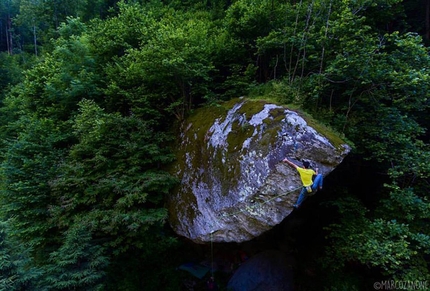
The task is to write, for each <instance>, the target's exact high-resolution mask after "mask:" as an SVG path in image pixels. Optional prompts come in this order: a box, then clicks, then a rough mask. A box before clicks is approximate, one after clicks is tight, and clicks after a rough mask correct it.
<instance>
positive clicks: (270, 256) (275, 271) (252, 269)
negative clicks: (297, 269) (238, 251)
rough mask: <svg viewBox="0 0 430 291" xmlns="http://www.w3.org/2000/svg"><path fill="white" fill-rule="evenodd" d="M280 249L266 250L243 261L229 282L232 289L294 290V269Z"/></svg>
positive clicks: (228, 287) (228, 286)
mask: <svg viewBox="0 0 430 291" xmlns="http://www.w3.org/2000/svg"><path fill="white" fill-rule="evenodd" d="M289 261H290V260H288V257H287V256H286V255H285V254H284V253H282V252H280V251H275V250H272V251H264V252H262V253H259V254H257V255H255V256H254V257H252V258H251V259H249V260H248V261H246V262H245V263H243V264H242V265H241V266H240V267H239V268H238V269H237V271H236V272H235V273H234V274H233V276H232V277H231V279H230V281H229V282H228V285H227V289H228V290H232V291H245V290H246V291H257V290H258V291H290V290H291V291H292V290H294V285H293V271H292V266H291V264H289Z"/></svg>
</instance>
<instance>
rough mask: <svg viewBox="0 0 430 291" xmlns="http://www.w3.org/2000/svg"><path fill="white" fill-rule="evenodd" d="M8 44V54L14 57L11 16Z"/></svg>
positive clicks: (7, 33) (8, 22)
mask: <svg viewBox="0 0 430 291" xmlns="http://www.w3.org/2000/svg"><path fill="white" fill-rule="evenodd" d="M6 43H7V52H8V54H9V55H12V54H13V40H12V20H11V19H10V15H8V16H7V26H6Z"/></svg>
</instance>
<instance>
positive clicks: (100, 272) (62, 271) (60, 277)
mask: <svg viewBox="0 0 430 291" xmlns="http://www.w3.org/2000/svg"><path fill="white" fill-rule="evenodd" d="M104 253H105V249H104V248H103V247H102V246H100V245H99V244H97V243H96V242H94V241H92V236H91V232H90V231H89V230H88V229H87V228H86V226H84V225H82V224H75V225H74V226H73V227H71V228H69V229H68V230H67V231H66V233H65V240H64V243H63V245H62V246H61V247H60V248H59V249H58V250H57V251H54V252H52V253H51V254H50V264H49V265H48V266H47V267H45V272H46V274H47V275H46V278H45V279H44V281H46V283H45V286H46V287H45V288H46V289H47V290H76V289H78V290H104V288H103V281H104V280H105V271H104V270H105V269H106V267H107V265H108V263H109V259H108V258H107V256H106V255H105V254H104Z"/></svg>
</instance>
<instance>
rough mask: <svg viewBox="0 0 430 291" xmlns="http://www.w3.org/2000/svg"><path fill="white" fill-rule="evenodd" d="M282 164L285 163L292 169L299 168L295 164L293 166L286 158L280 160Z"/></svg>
mask: <svg viewBox="0 0 430 291" xmlns="http://www.w3.org/2000/svg"><path fill="white" fill-rule="evenodd" d="M282 161H283V162H285V163H287V164H289V165H290V166H291V167H293V168H296V169H297V168H298V167H299V166H297V165H296V164H294V163H293V162H292V161H290V160H289V159H287V158H285V159H283V160H282Z"/></svg>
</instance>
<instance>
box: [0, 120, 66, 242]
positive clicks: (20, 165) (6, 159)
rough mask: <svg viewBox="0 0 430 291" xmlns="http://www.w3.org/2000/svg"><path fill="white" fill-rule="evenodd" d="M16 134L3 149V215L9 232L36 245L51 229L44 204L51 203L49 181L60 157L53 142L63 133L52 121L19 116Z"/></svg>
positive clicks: (1, 210) (42, 240)
mask: <svg viewBox="0 0 430 291" xmlns="http://www.w3.org/2000/svg"><path fill="white" fill-rule="evenodd" d="M14 126H16V130H17V131H19V134H18V136H17V138H16V139H15V140H11V141H8V142H7V144H6V147H7V151H5V152H3V154H2V158H3V162H2V164H1V169H2V173H1V175H2V178H3V179H2V186H1V192H0V195H1V196H0V199H1V201H2V203H1V206H0V207H1V209H0V213H1V214H2V217H3V218H6V219H8V218H14V219H13V220H11V222H10V224H11V227H12V228H13V229H14V231H13V235H14V236H17V237H19V239H20V240H22V241H25V243H26V244H28V245H32V246H38V245H41V244H43V243H45V242H46V241H47V240H48V241H49V240H50V239H51V238H50V237H49V236H48V235H47V234H48V232H49V231H50V230H51V229H52V228H53V226H52V225H51V224H50V223H49V221H48V220H49V214H48V205H50V204H51V203H52V202H53V200H52V199H53V197H52V195H51V189H50V186H49V181H50V180H51V179H52V178H53V177H54V176H55V175H56V173H57V166H58V162H59V160H60V159H61V158H62V156H63V152H62V150H61V149H59V148H58V147H57V145H58V144H59V143H60V142H61V141H62V139H63V137H64V136H63V135H62V134H61V131H60V129H59V127H57V126H56V125H55V124H54V123H53V121H52V120H50V119H43V120H38V119H35V118H31V117H22V118H21V119H20V120H19V121H18V122H16V123H15V124H14Z"/></svg>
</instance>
